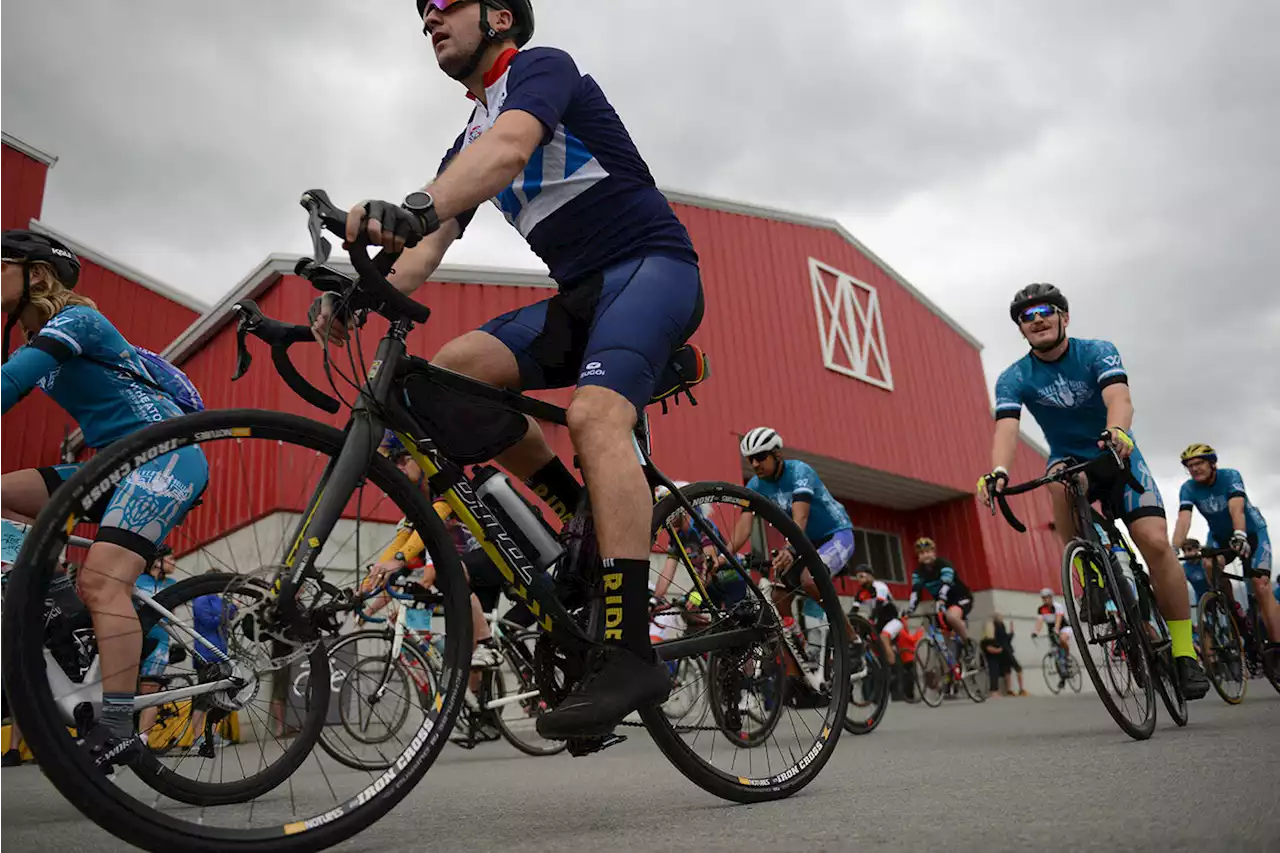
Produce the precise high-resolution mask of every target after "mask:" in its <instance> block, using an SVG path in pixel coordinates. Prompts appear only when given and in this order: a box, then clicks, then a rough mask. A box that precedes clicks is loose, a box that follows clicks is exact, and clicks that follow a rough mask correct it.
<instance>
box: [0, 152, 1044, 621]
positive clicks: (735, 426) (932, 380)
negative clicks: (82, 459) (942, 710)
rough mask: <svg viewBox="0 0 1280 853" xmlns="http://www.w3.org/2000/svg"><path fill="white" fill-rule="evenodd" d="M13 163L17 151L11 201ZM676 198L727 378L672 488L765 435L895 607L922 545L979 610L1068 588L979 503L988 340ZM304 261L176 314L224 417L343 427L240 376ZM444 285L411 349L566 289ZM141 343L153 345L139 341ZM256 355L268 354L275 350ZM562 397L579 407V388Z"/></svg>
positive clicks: (477, 277) (689, 429)
mask: <svg viewBox="0 0 1280 853" xmlns="http://www.w3.org/2000/svg"><path fill="white" fill-rule="evenodd" d="M9 156H10V155H9V152H8V150H6V161H5V164H6V170H5V171H6V175H5V186H6V189H7V188H8V186H9V184H8V163H9V159H7V158H8V157H9ZM6 195H7V193H6ZM667 195H668V197H669V198H670V199H671V201H672V203H673V204H674V206H675V209H676V212H677V214H678V215H679V217H680V218H681V220H682V221H683V222H684V223H685V225H686V226H687V227H688V229H689V232H690V234H691V235H692V237H693V241H694V245H695V247H696V248H697V250H698V253H699V255H700V257H701V259H702V276H703V282H704V286H705V290H706V306H707V310H706V316H705V319H704V320H703V323H702V327H701V329H700V330H699V331H698V332H697V334H696V335H695V336H694V341H695V342H697V343H699V344H700V345H701V346H702V347H703V348H704V349H705V350H707V352H708V353H709V354H710V357H711V362H712V366H713V375H712V378H711V380H710V381H708V382H707V383H705V384H704V385H702V386H701V387H699V389H698V392H697V396H698V400H699V403H700V405H699V406H697V407H696V408H694V407H690V406H688V405H683V406H679V407H673V408H672V410H671V413H670V414H668V415H667V416H665V417H662V416H659V415H657V413H656V412H654V413H653V414H654V428H653V435H654V447H655V457H656V459H657V461H658V462H659V464H660V465H661V466H662V467H663V469H664V470H665V471H666V472H667V473H668V474H669V475H671V476H673V477H677V478H680V479H685V480H701V479H727V480H737V481H741V480H743V479H744V478H745V476H746V469H745V468H744V466H743V462H742V460H741V458H740V457H739V455H738V449H737V448H738V440H739V437H740V436H741V435H742V434H743V433H745V432H746V431H747V430H748V429H750V428H752V427H755V426H759V425H762V424H765V425H768V426H771V427H773V428H775V429H777V430H778V431H779V432H780V433H781V434H782V435H783V437H784V439H785V442H786V447H787V452H788V453H789V454H791V455H794V456H796V457H799V458H802V459H804V460H806V461H808V462H810V463H811V464H812V465H813V466H814V467H815V468H816V469H817V470H818V472H819V474H820V475H821V476H822V478H823V480H824V481H825V482H826V484H827V485H828V487H829V488H830V489H831V491H832V492H833V494H835V495H836V496H837V497H838V498H840V499H841V500H843V501H844V502H845V503H846V504H847V505H848V506H849V508H850V513H851V516H852V518H853V520H854V524H855V526H856V527H857V528H858V529H859V530H860V531H862V535H861V537H860V539H859V546H860V548H864V549H865V550H864V552H863V556H864V559H869V561H870V562H871V563H872V564H873V566H874V568H875V569H876V571H877V573H878V574H881V575H882V576H885V577H886V578H888V579H890V580H891V581H892V582H893V585H894V586H895V592H896V593H897V594H904V593H905V591H906V588H905V586H904V585H902V584H903V582H904V581H905V580H906V579H907V578H908V577H909V575H910V572H911V569H912V568H913V563H914V555H913V553H912V550H911V543H912V542H913V541H914V540H915V539H916V538H917V537H918V536H922V535H928V536H931V537H933V538H934V539H935V540H937V541H938V544H939V550H940V552H941V553H942V554H944V555H945V556H947V557H948V558H950V559H951V560H952V562H953V563H954V564H955V565H956V566H957V569H958V570H959V571H960V573H961V576H962V577H963V578H964V579H965V580H966V582H967V583H968V584H969V585H970V586H971V587H972V588H973V589H974V590H975V591H988V590H989V591H990V592H989V593H985V592H979V600H978V606H979V608H980V612H981V611H986V612H989V610H990V608H991V607H993V606H996V607H1001V608H1004V609H1007V608H1005V605H1003V604H1001V602H1000V597H1001V596H1002V595H1004V594H1005V593H1006V592H1022V593H1024V594H1025V593H1026V592H1028V591H1031V590H1035V589H1037V588H1039V587H1040V586H1043V585H1045V584H1046V583H1050V581H1051V579H1052V578H1054V577H1056V564H1057V559H1058V558H1057V549H1056V546H1055V544H1054V542H1053V534H1052V531H1051V530H1050V529H1049V521H1050V518H1051V515H1050V512H1049V507H1048V502H1047V498H1046V496H1044V495H1043V494H1036V495H1033V496H1031V497H1029V498H1028V499H1026V500H1023V501H1021V502H1020V504H1019V513H1020V515H1021V516H1022V517H1023V520H1024V521H1026V522H1027V523H1028V526H1029V528H1030V529H1031V531H1032V532H1031V533H1030V534H1028V535H1018V534H1015V533H1014V532H1013V531H1012V530H1010V529H1009V528H1008V527H1007V526H1006V525H1005V524H1004V522H1003V521H1002V520H1000V519H998V518H993V517H992V516H991V515H990V514H989V512H988V511H987V510H986V509H985V508H984V507H982V506H981V505H980V504H979V503H978V502H977V501H976V499H975V498H974V497H973V487H974V482H975V480H976V479H977V477H978V476H979V475H980V474H981V473H982V472H984V471H986V470H987V469H988V467H989V449H990V440H991V432H992V420H991V409H990V403H989V399H990V398H989V395H988V391H987V388H988V382H987V379H986V377H985V376H984V373H983V369H982V363H981V360H980V358H979V351H980V348H981V345H980V344H979V343H978V342H977V341H976V340H975V339H974V338H973V337H972V336H970V335H969V334H967V333H966V332H965V331H964V330H963V329H961V328H960V327H959V326H958V325H957V324H956V323H955V322H954V321H953V320H951V319H950V318H949V317H947V316H946V315H945V314H944V313H943V312H942V311H941V310H940V309H939V308H938V307H937V306H936V305H934V304H933V303H931V302H930V301H929V300H928V299H927V298H926V297H924V296H923V295H922V294H921V293H920V292H919V291H917V290H916V289H915V288H914V287H912V286H911V285H910V284H909V283H908V282H907V281H905V280H904V279H903V278H902V277H901V276H899V275H898V274H897V273H896V272H894V270H893V269H892V268H891V267H889V266H888V264H886V263H885V262H884V261H883V260H881V259H880V258H878V257H876V256H875V255H874V254H873V253H872V252H871V251H870V250H869V249H867V248H866V247H865V246H863V245H862V244H861V243H859V242H858V241H857V240H856V239H855V238H853V237H852V236H851V235H850V234H848V233H847V232H846V231H845V230H844V229H843V228H842V227H841V226H840V225H839V224H838V223H836V222H834V221H832V220H826V219H819V218H814V217H808V216H803V215H799V214H795V213H790V212H785V211H780V210H774V209H769V208H763V207H756V206H751V205H746V204H741V203H736V202H729V201H725V200H721V199H712V198H706V197H702V196H695V195H690V194H686V193H678V192H668V193H667ZM6 204H7V202H6ZM5 215H6V217H8V216H9V209H8V207H7V206H6V214H5ZM33 215H34V214H33ZM7 221H8V219H6V222H7ZM300 225H301V223H300ZM90 257H91V258H92V256H90ZM294 261H296V258H294V257H284V256H271V257H270V258H268V259H267V260H266V261H264V262H263V263H262V264H261V265H260V266H259V267H258V268H257V269H255V270H253V271H252V272H251V273H250V274H249V275H248V276H247V277H246V278H245V279H244V280H242V281H241V282H240V283H239V284H238V285H237V286H236V287H234V288H232V290H231V291H230V292H229V293H228V294H227V295H226V296H225V297H224V298H223V299H222V300H221V301H219V303H218V304H217V305H215V306H213V307H212V308H211V309H209V310H208V311H206V312H204V313H203V314H202V315H201V316H200V317H199V318H198V319H196V320H195V322H193V323H191V324H190V326H189V327H188V326H186V321H187V320H189V319H191V318H192V316H193V315H191V314H187V315H183V316H181V317H179V316H178V313H177V311H176V309H175V308H173V307H169V308H167V309H166V310H169V311H173V312H174V313H173V316H174V318H175V319H174V321H173V323H172V326H171V327H170V328H172V331H171V332H168V331H166V332H165V333H166V334H168V335H169V337H168V339H167V340H172V344H171V345H170V346H169V347H168V349H167V351H166V354H167V355H168V356H169V357H170V358H171V359H172V360H173V361H175V362H176V363H179V364H181V365H182V367H183V369H184V370H186V371H187V373H188V374H189V375H190V376H191V378H192V379H193V380H194V381H195V382H196V384H197V385H198V386H199V387H200V388H201V391H202V393H203V394H204V396H205V400H206V402H207V403H208V404H209V406H210V407H213V408H221V407H242V406H252V407H263V408H270V409H277V410H283V411H295V412H298V413H302V414H305V415H307V416H310V417H320V418H324V417H325V416H324V415H323V414H321V413H320V412H318V411H317V410H315V409H311V408H310V407H308V406H307V404H305V403H304V402H302V401H301V400H299V399H298V398H296V397H295V396H294V395H293V394H292V392H290V391H289V390H288V388H287V387H286V386H285V385H284V383H283V381H282V380H280V379H279V377H278V376H276V374H275V373H274V371H272V370H270V369H269V368H268V367H267V363H266V362H265V360H263V363H262V364H261V366H260V367H259V368H257V369H255V370H252V371H251V372H250V373H249V374H248V376H247V377H246V378H245V379H243V380H242V381H240V382H237V383H235V384H234V385H233V384H231V383H230V382H229V378H230V374H231V372H232V369H233V366H234V362H235V329H234V325H233V324H231V322H230V320H231V305H232V304H233V303H234V302H235V301H237V300H239V299H242V298H253V299H256V300H257V301H258V303H259V305H260V306H261V308H262V309H263V311H264V312H266V313H267V314H269V315H271V316H274V317H278V318H301V317H304V316H305V315H306V309H307V306H308V305H309V304H310V302H311V300H312V298H313V296H314V291H313V290H312V289H311V287H310V285H309V284H308V283H307V282H305V281H303V280H301V279H299V278H296V277H294V276H293V275H292V274H291V270H292V268H293V264H294ZM436 278H437V280H436V281H433V282H431V283H429V284H428V285H427V286H426V287H424V288H422V290H421V291H419V293H418V294H417V298H418V299H420V300H421V301H423V302H425V303H427V304H429V305H430V306H431V307H432V309H433V314H432V319H431V321H430V322H429V323H428V324H427V325H426V326H424V327H421V328H418V329H416V330H415V331H414V332H413V334H412V336H411V338H410V349H411V351H413V352H416V353H420V354H430V353H432V352H434V351H435V350H436V349H438V348H439V346H440V345H441V344H443V343H444V342H445V341H446V340H448V339H449V338H451V337H453V336H455V335H457V334H458V333H460V332H462V331H465V330H468V329H472V328H475V327H476V326H478V325H479V324H480V323H482V322H483V321H484V320H486V319H488V318H490V317H492V316H494V315H496V314H499V313H501V312H503V311H506V310H508V309H510V308H513V307H516V306H518V305H523V304H527V303H529V302H532V301H534V300H537V299H542V298H545V297H546V296H547V295H548V293H549V291H550V289H551V288H552V287H554V284H553V283H552V282H551V281H550V280H549V279H547V278H546V277H545V276H542V275H539V274H535V273H527V272H519V271H512V270H501V269H489V268H476V267H450V266H444V267H442V268H441V269H440V270H439V271H438V274H437V276H436ZM135 280H136V279H135ZM153 289H154V288H153ZM95 298H96V297H95ZM170 305H171V306H172V301H170ZM104 307H105V308H106V310H107V313H108V314H111V316H112V317H113V319H115V320H116V321H117V322H118V323H121V327H122V330H125V334H126V335H127V336H130V335H131V331H129V330H128V329H127V328H126V327H125V325H124V324H123V322H122V321H121V320H120V319H119V318H118V317H117V314H116V313H114V312H116V311H121V312H123V310H124V309H123V307H119V308H117V307H116V306H115V305H113V304H111V303H108V304H106V305H104ZM383 322H384V321H382V320H380V319H376V318H375V319H373V320H371V321H370V324H371V327H370V329H369V332H370V334H369V335H368V337H369V338H371V339H376V336H377V333H378V332H380V331H381V330H382V328H384V327H383V326H382V325H381V324H382V323H383ZM184 327H185V331H182V329H183V328H184ZM179 332H181V334H178V333H179ZM174 336H176V339H175V337H174ZM131 339H132V340H136V341H138V342H139V343H143V344H147V345H152V344H148V339H147V338H146V337H144V336H142V334H141V333H138V334H137V336H136V337H131ZM151 340H154V338H153V339H151ZM166 342H167V341H166ZM161 345H162V344H161ZM251 346H255V347H257V342H256V341H255V342H253V343H251ZM153 348H157V349H158V348H160V347H159V346H154V345H153ZM255 352H257V353H259V354H262V350H261V348H258V349H256V350H255ZM293 353H294V354H295V361H296V362H297V364H298V366H299V369H300V370H301V372H302V373H303V375H305V376H307V377H308V378H310V379H311V380H312V381H313V382H315V383H316V384H317V385H319V386H321V387H324V380H323V378H322V377H323V374H322V370H321V362H320V352H319V350H318V348H316V347H296V348H295V349H294V350H293ZM548 397H549V398H550V399H552V400H554V401H556V402H559V403H562V404H563V403H567V401H568V393H567V392H553V393H551V394H549V395H548ZM31 405H32V404H31V403H30V402H28V403H24V406H31ZM333 420H334V421H335V422H336V421H337V420H338V418H337V417H335V418H334V419H333ZM8 426H9V425H8V424H6V427H8ZM6 432H8V429H6ZM549 436H550V438H551V440H552V443H553V446H554V447H555V448H556V449H557V451H558V452H560V453H562V455H565V456H566V457H567V456H568V454H569V453H570V445H569V440H568V436H567V434H565V431H564V430H563V429H560V428H555V427H552V428H549ZM59 437H60V436H59ZM43 438H45V439H48V438H51V437H50V436H47V435H46V436H44V437H43ZM52 439H53V440H52V445H51V446H52V447H55V448H56V437H52ZM14 458H15V459H21V461H22V462H23V464H32V463H31V462H30V461H29V460H31V459H32V458H34V457H33V456H32V450H31V449H30V448H26V449H24V450H23V452H22V453H21V454H20V455H18V456H15V457H14ZM1044 461H1045V457H1044V454H1043V452H1042V451H1041V450H1039V449H1038V448H1037V447H1035V446H1034V445H1033V444H1031V443H1030V442H1027V441H1024V442H1022V443H1021V445H1020V447H1019V450H1018V458H1017V462H1016V464H1015V470H1014V471H1013V472H1012V476H1013V477H1014V478H1015V479H1018V478H1023V477H1030V476H1034V475H1037V474H1039V473H1042V472H1043V466H1044ZM5 467H6V469H8V468H9V467H10V451H9V444H8V441H6V443H5ZM259 486H260V488H261V489H262V490H263V494H262V495H259V496H257V497H255V498H253V499H251V500H244V499H243V497H232V496H225V497H222V498H215V499H217V500H224V501H227V502H228V505H227V506H224V507H219V511H218V512H216V513H210V514H209V515H211V516H216V517H218V518H219V519H220V522H219V524H222V525H224V526H225V527H237V526H239V525H242V524H244V523H246V522H249V521H251V520H252V516H256V515H260V514H261V512H263V511H266V510H265V509H264V508H270V507H276V508H279V509H293V507H292V506H289V505H288V504H289V500H288V499H286V498H285V496H284V495H283V493H282V490H281V489H279V488H278V485H276V484H272V483H270V482H267V481H264V482H263V483H261V484H259ZM273 489H274V490H275V491H274V492H273ZM218 493H219V490H217V489H212V488H211V489H210V494H211V495H217V494H218ZM224 495H225V492H224ZM237 501H239V502H240V503H239V504H238V505H237V506H231V505H230V503H232V502H237ZM250 506H253V507H255V509H254V510H252V511H250V510H249V507H250ZM208 534H209V535H210V536H215V535H217V534H218V531H214V530H209V531H208ZM1050 585H1056V584H1052V583H1050Z"/></svg>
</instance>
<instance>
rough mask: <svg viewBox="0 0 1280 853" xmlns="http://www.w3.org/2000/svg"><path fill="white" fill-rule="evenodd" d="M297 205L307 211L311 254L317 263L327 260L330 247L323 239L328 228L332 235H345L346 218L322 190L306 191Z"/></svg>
mask: <svg viewBox="0 0 1280 853" xmlns="http://www.w3.org/2000/svg"><path fill="white" fill-rule="evenodd" d="M298 203H299V204H301V205H302V207H303V208H304V209H305V210H306V211H307V214H308V216H307V230H308V231H309V232H310V233H311V248H312V254H313V255H314V256H315V258H316V260H317V261H318V262H319V263H322V264H323V263H324V262H325V261H327V260H329V252H330V250H331V247H330V245H329V241H328V240H326V239H325V237H324V231H325V229H326V228H328V229H329V230H330V231H332V232H333V233H334V234H343V235H345V233H346V228H347V216H346V213H344V212H343V211H340V210H338V208H337V207H336V206H335V205H334V203H333V202H332V201H330V200H329V194H328V193H326V192H325V191H324V190H307V191H306V192H304V193H303V194H302V197H301V198H300V199H299V200H298Z"/></svg>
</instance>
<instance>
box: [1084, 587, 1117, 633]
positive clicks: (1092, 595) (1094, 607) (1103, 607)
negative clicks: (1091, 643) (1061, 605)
mask: <svg viewBox="0 0 1280 853" xmlns="http://www.w3.org/2000/svg"><path fill="white" fill-rule="evenodd" d="M1076 612H1078V613H1079V614H1080V618H1081V619H1083V620H1084V621H1085V622H1088V623H1089V624H1090V625H1105V624H1106V623H1107V622H1108V621H1110V614H1109V613H1107V594H1106V593H1105V592H1103V591H1102V587H1100V586H1095V585H1094V584H1092V583H1090V584H1089V585H1088V586H1086V587H1085V591H1084V595H1082V596H1081V597H1080V600H1079V601H1078V602H1077V606H1076Z"/></svg>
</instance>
